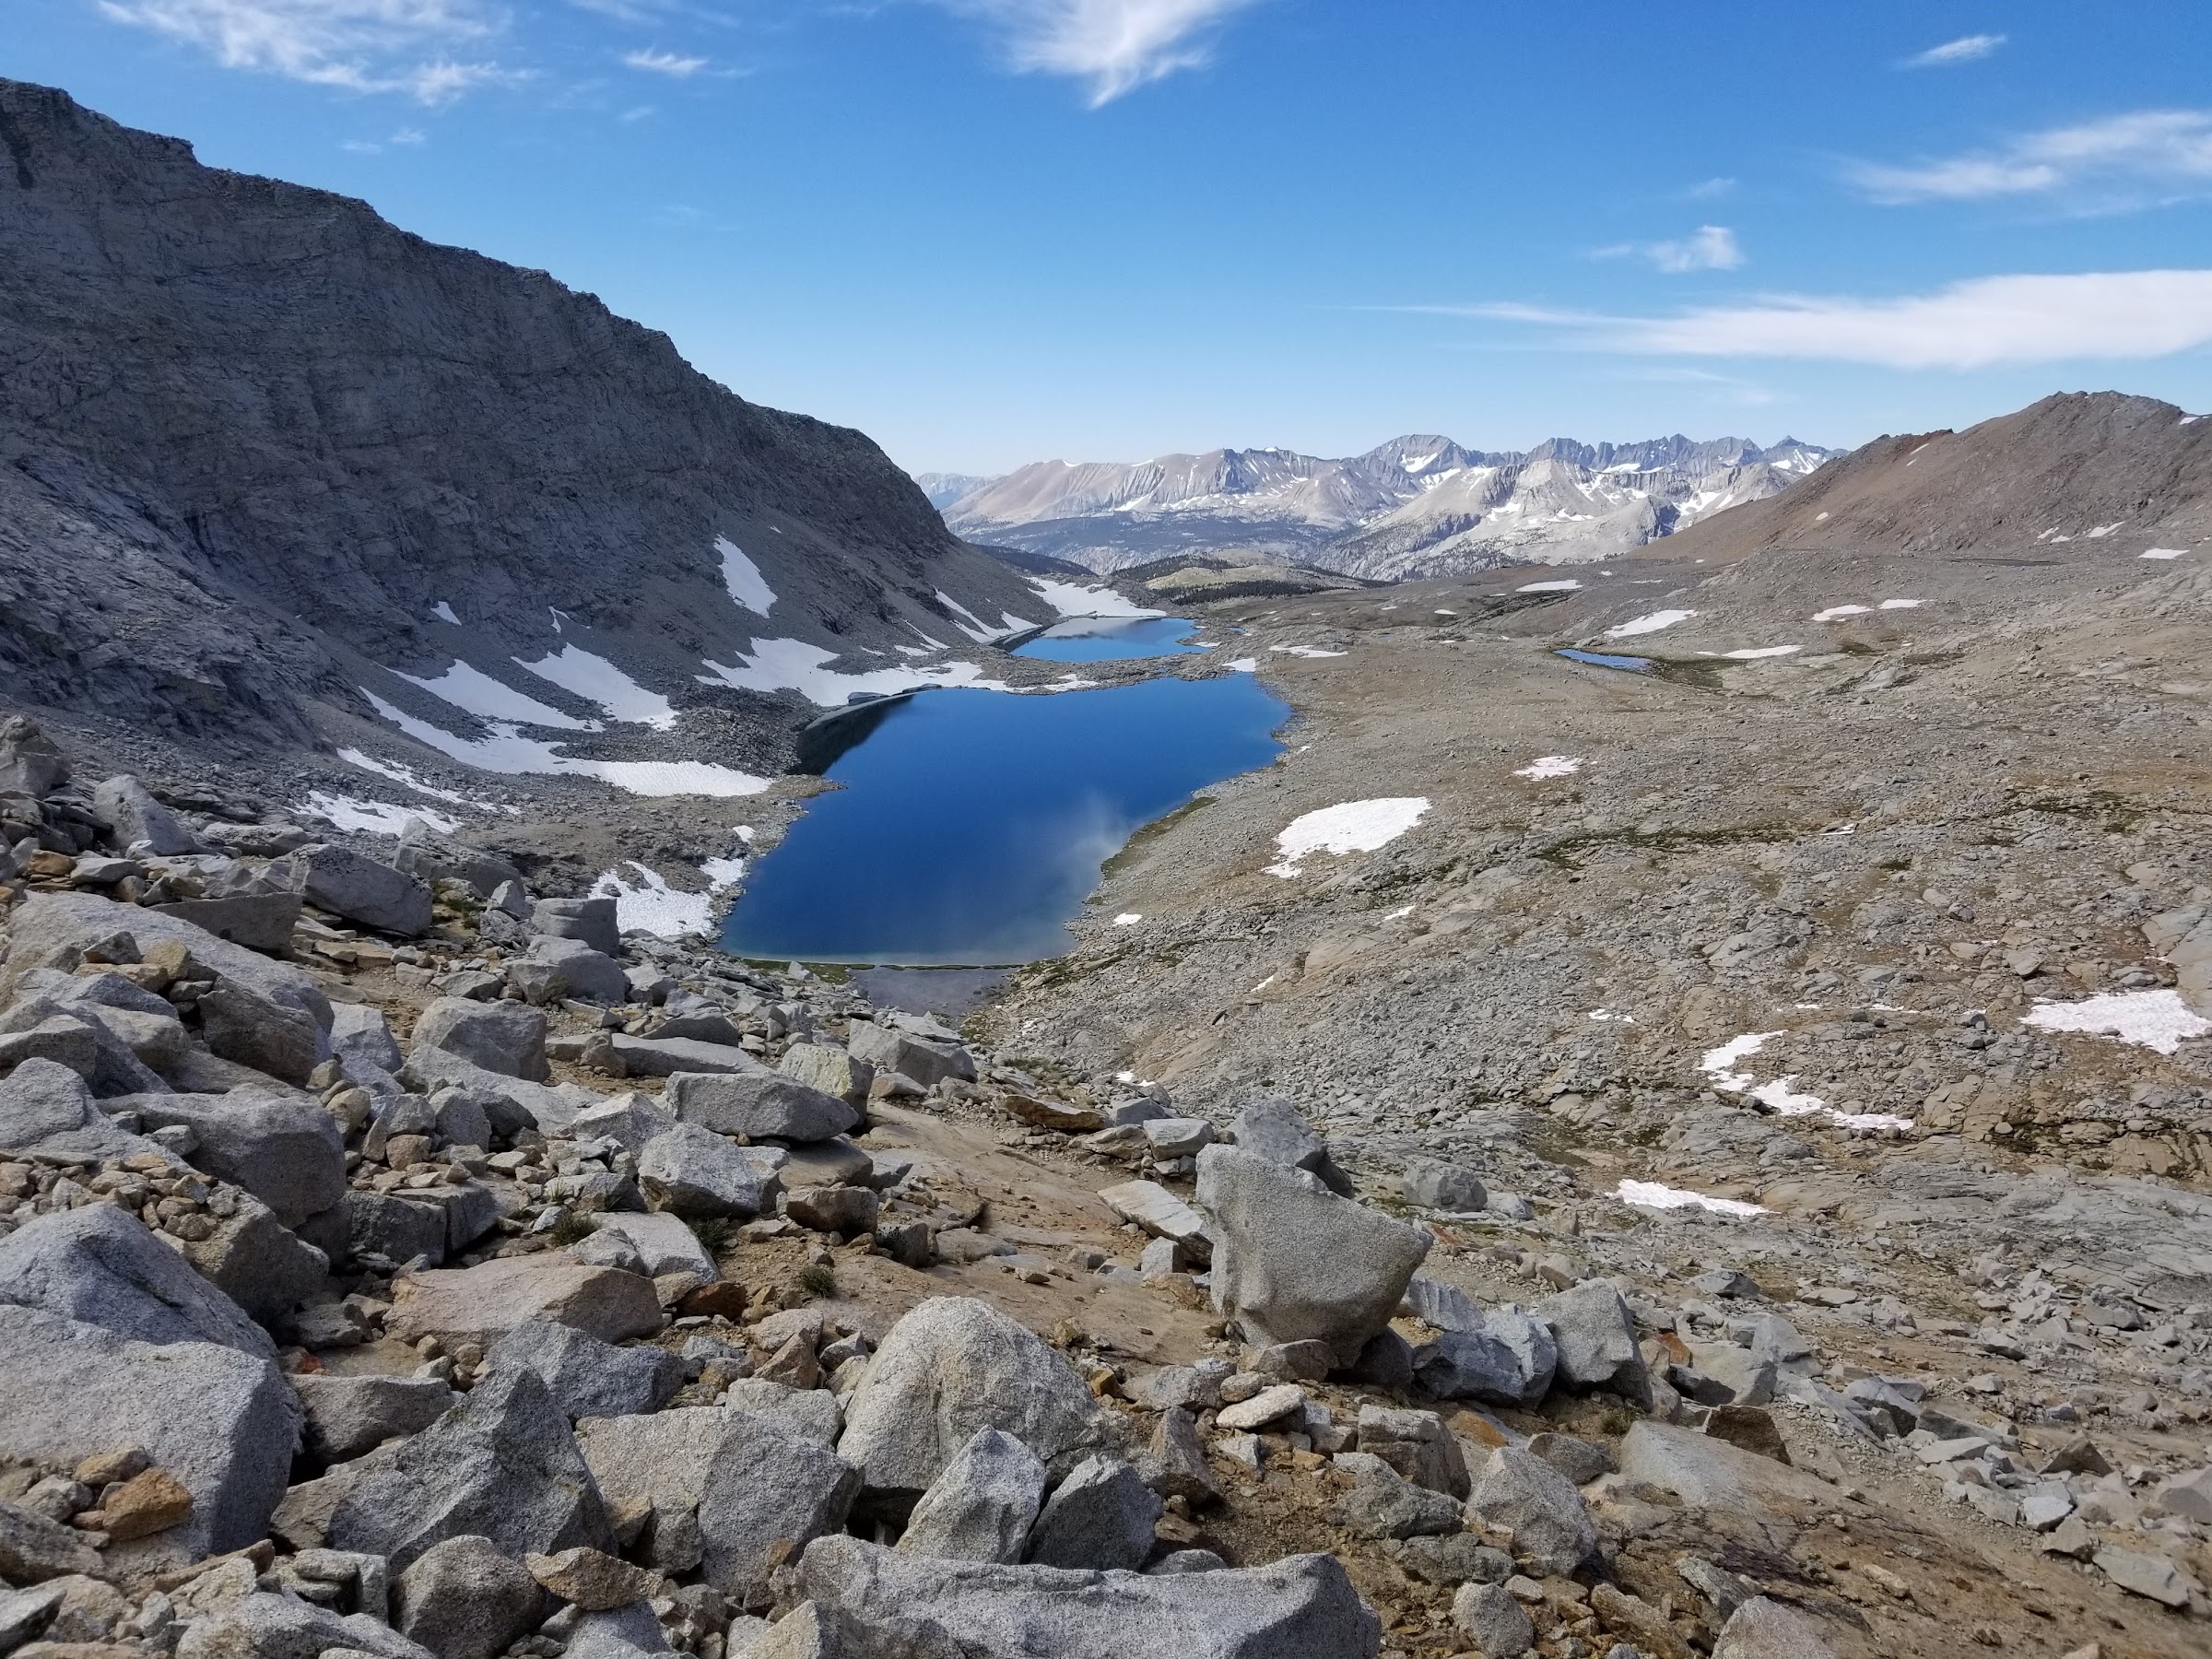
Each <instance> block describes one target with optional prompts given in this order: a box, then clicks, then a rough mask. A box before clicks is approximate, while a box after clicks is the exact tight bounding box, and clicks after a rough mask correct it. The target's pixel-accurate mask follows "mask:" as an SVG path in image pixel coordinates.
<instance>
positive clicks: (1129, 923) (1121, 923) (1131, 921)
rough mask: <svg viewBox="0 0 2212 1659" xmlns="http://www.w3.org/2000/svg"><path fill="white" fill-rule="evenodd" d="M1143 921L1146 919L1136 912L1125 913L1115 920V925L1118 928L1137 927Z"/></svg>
mask: <svg viewBox="0 0 2212 1659" xmlns="http://www.w3.org/2000/svg"><path fill="white" fill-rule="evenodd" d="M1143 920H1144V917H1142V916H1140V915H1138V914H1137V913H1136V912H1135V911H1124V912H1122V913H1121V914H1120V915H1118V916H1116V917H1115V918H1114V919H1113V924H1114V925H1115V926H1116V927H1135V925H1136V924H1138V923H1139V922H1142V921H1143Z"/></svg>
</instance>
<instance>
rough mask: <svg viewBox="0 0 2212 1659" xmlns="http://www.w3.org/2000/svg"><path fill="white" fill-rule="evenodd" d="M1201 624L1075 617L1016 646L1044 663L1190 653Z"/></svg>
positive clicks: (1020, 652)
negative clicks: (1191, 641) (1193, 639)
mask: <svg viewBox="0 0 2212 1659" xmlns="http://www.w3.org/2000/svg"><path fill="white" fill-rule="evenodd" d="M1197 631H1198V625H1197V624H1196V623H1195V622H1193V621H1190V620H1189V619H1188V618H1182V617H1074V618H1069V619H1068V620H1067V621H1065V622H1055V623H1054V624H1053V626H1052V627H1050V628H1048V629H1045V630H1044V631H1043V632H1042V633H1041V634H1037V635H1035V636H1034V637H1032V638H1030V640H1027V641H1024V642H1023V643H1021V644H1019V645H1017V646H1016V647H1015V648H1014V654H1015V655H1016V656H1018V657H1034V658H1036V659H1037V660H1038V661H1039V662H1044V663H1111V662H1118V661H1124V660H1126V659H1128V658H1131V657H1160V656H1189V655H1192V654H1193V653H1196V652H1200V651H1204V650H1205V649H1206V647H1205V646H1203V645H1193V644H1190V643H1189V642H1188V641H1189V640H1190V638H1191V636H1192V635H1193V634H1194V633H1196V632H1197Z"/></svg>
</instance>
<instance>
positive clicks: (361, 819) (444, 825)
mask: <svg viewBox="0 0 2212 1659" xmlns="http://www.w3.org/2000/svg"><path fill="white" fill-rule="evenodd" d="M307 803H308V805H309V806H311V807H312V809H313V810H314V811H316V812H318V813H320V814H322V815H323V817H324V818H328V819H329V820H330V821H331V822H332V823H334V824H335V825H336V826H337V827H338V828H339V829H341V830H366V831H368V832H369V833H370V834H372V835H397V834H399V833H401V832H402V831H403V830H406V827H407V826H408V825H409V824H410V823H412V822H414V821H415V820H416V819H417V818H420V819H421V820H422V821H423V822H424V823H426V824H428V825H429V827H430V828H431V829H433V830H437V831H438V833H439V834H441V835H451V834H452V833H453V831H454V830H458V829H459V828H460V827H461V820H460V819H459V818H450V817H448V816H447V815H446V814H444V813H442V812H437V811H433V810H432V809H431V808H429V807H428V806H393V805H392V804H391V803H390V802H389V801H363V800H359V799H357V798H356V797H355V796H352V795H341V794H326V793H325V792H324V791H322V790H319V789H318V790H316V791H315V792H314V793H313V794H310V795H309V796H308V797H307Z"/></svg>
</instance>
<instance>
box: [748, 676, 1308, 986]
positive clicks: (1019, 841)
mask: <svg viewBox="0 0 2212 1659" xmlns="http://www.w3.org/2000/svg"><path fill="white" fill-rule="evenodd" d="M1289 712H1290V711H1289V709H1288V706H1287V705H1286V704H1285V703H1284V702H1283V701H1282V700H1280V699H1279V698H1277V697H1276V696H1275V695H1274V694H1273V693H1272V692H1270V691H1268V690H1267V688H1265V686H1264V685H1262V684H1261V683H1260V681H1259V680H1258V679H1257V678H1255V677H1253V676H1252V675H1249V674H1230V675H1226V676H1223V677H1220V678H1218V679H1203V680H1184V679H1156V680H1147V681H1144V682H1142V683H1140V684H1138V685H1134V686H1116V687H1112V688H1105V689H1100V690H1094V691H1063V692H1055V693H1052V694H1049V695H1042V696H1014V695H1010V694H1008V693H1006V692H1000V691H974V690H949V691H927V692H924V693H923V694H921V695H920V696H917V697H913V698H910V699H907V700H903V701H900V702H898V703H897V704H895V706H893V707H892V708H890V709H889V710H888V712H883V713H881V714H880V715H877V711H876V710H874V709H870V710H869V711H868V712H867V715H868V717H875V718H877V719H878V720H879V724H877V725H876V726H875V728H874V729H873V730H872V731H870V732H869V733H868V734H867V735H865V737H864V738H863V739H862V740H861V741H860V742H859V743H857V744H855V745H854V746H853V747H851V748H849V749H847V750H845V751H844V752H843V753H842V754H841V755H840V756H838V757H837V758H836V759H835V760H834V761H832V762H831V763H830V766H829V770H828V771H827V773H826V774H825V775H826V776H827V777H828V778H829V779H830V782H834V783H838V784H841V785H842V786H843V787H841V788H840V789H837V790H834V791H832V792H830V793H829V794H822V795H818V796H817V797H816V798H815V799H813V800H811V801H809V802H808V803H807V805H806V814H805V816H803V817H802V818H800V819H799V820H798V822H797V823H795V824H794V825H793V826H792V829H791V831H790V833H789V834H788V835H786V836H785V837H784V839H783V841H782V845H780V846H779V847H777V848H776V850H775V851H774V852H772V853H769V854H768V855H767V856H765V857H764V858H762V859H760V860H759V863H758V864H756V865H754V866H753V871H752V874H751V877H750V879H749V880H748V881H747V886H746V890H745V894H744V896H743V897H742V898H740V899H739V900H738V901H737V904H736V906H735V909H733V910H732V911H731V912H730V916H729V920H728V923H727V924H726V925H725V926H724V931H723V937H722V947H723V948H724V950H727V951H729V952H731V953H732V954H734V955H736V956H743V957H755V958H765V959H773V960H779V961H781V960H798V961H816V962H871V963H899V964H906V965H929V964H945V963H959V964H969V965H976V964H998V963H1010V962H1026V961H1034V960H1036V959H1039V958H1041V957H1048V956H1053V955H1056V954H1058V953H1059V952H1061V951H1063V950H1065V949H1066V948H1067V947H1068V946H1069V945H1070V944H1071V943H1072V939H1071V936H1070V935H1069V934H1068V931H1067V927H1066V923H1067V921H1068V919H1069V918H1070V917H1072V916H1074V915H1075V913H1076V912H1077V910H1079V909H1080V908H1081V906H1082V903H1083V900H1084V899H1085V898H1086V897H1087V896H1088V894H1089V892H1090V890H1091V889H1092V888H1094V887H1096V886H1097V885H1098V881H1099V876H1100V867H1101V866H1102V865H1104V863H1105V861H1106V860H1107V859H1108V858H1110V857H1112V854H1113V853H1115V851H1116V850H1118V849H1119V848H1120V847H1121V845H1122V843H1123V842H1124V841H1126V840H1128V838H1129V836H1130V834H1131V833H1132V832H1133V831H1135V830H1136V829H1137V828H1138V827H1139V826H1141V825H1143V824H1146V823H1147V822H1149V821H1150V820H1151V819H1153V818H1159V817H1160V816H1161V815H1162V814H1165V813H1168V812H1171V811H1172V810H1173V809H1174V808H1175V807H1177V806H1181V805H1182V803H1183V802H1184V801H1186V800H1188V799H1189V798H1190V797H1191V795H1192V794H1194V793H1195V792H1196V791H1198V790H1200V789H1203V788H1205V787H1206V785H1207V784H1209V783H1217V782H1220V781H1221V780H1222V779H1224V778H1230V777H1234V776H1235V775H1236V774H1237V773H1239V772H1244V771H1252V770H1253V769H1254V768H1256V767H1261V766H1265V765H1266V764H1267V763H1268V762H1269V761H1270V760H1272V759H1274V758H1275V757H1276V755H1277V754H1278V753H1280V752H1281V748H1282V746H1281V745H1280V744H1278V743H1277V741H1276V740H1275V737H1274V732H1275V728H1276V727H1277V725H1279V724H1281V723H1282V722H1283V721H1284V720H1285V719H1287V718H1288V715H1289Z"/></svg>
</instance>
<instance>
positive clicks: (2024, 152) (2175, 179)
mask: <svg viewBox="0 0 2212 1659" xmlns="http://www.w3.org/2000/svg"><path fill="white" fill-rule="evenodd" d="M1852 177H1853V181H1854V182H1856V183H1857V184H1858V186H1859V188H1860V189H1861V190H1863V191H1864V192H1865V194H1867V195H1869V196H1871V197H1872V198H1873V199H1874V200H1876V201H1877V202H1885V203H1889V204H1892V205H1895V204H1900V203H1907V202H1935V201H1951V202H1962V201H1975V200H1980V199H1983V198H1985V197H1989V196H2006V195H2037V194H2052V193H2056V192H2060V191H2065V190H2069V189H2079V188H2083V187H2098V188H2100V189H2101V190H2102V191H2103V193H2104V194H2105V197H2106V200H2105V202H2104V205H2105V206H2136V205H2140V198H2141V197H2142V196H2143V194H2144V193H2143V190H2142V187H2143V186H2144V185H2149V186H2151V187H2152V190H2151V193H2150V195H2151V199H2156V198H2157V197H2158V195H2159V194H2174V193H2176V192H2177V191H2178V192H2179V193H2181V194H2200V193H2202V192H2203V191H2205V190H2206V189H2212V111H2207V110H2138V111H2135V112H2131V113H2129V114H2125V115H2111V116H2107V117H2105V118H2104V119H2103V120H2101V121H2090V122H2083V123H2081V124H2077V125H2074V126H2063V127H2051V128H2047V129H2046V130H2044V131H2042V132H2040V133H2030V134H2029V135H2026V136H2024V137H2020V138H2016V139H2014V140H2012V141H2011V142H2010V143H2008V144H2006V145H2003V146H2000V147H1997V148H1995V149H1990V150H1981V151H1973V152H1969V153H1967V154H1964V155H1959V156H1948V157H1943V158H1940V159H1935V160H1933V161H1926V162H1923V163H1922V164H1920V165H1919V166H1917V167H1883V166H1877V165H1865V166H1861V167H1858V168H1855V169H1853V174H1852Z"/></svg>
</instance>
